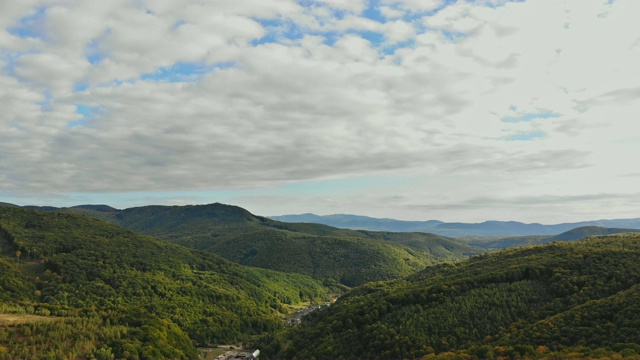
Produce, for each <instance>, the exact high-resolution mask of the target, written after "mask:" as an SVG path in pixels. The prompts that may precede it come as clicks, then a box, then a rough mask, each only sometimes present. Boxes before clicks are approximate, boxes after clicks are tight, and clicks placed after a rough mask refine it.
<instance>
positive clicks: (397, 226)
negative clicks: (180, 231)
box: [269, 213, 640, 237]
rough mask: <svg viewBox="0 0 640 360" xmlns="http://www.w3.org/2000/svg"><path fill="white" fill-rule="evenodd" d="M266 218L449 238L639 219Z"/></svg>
mask: <svg viewBox="0 0 640 360" xmlns="http://www.w3.org/2000/svg"><path fill="white" fill-rule="evenodd" d="M269 218H271V219H274V220H278V221H286V222H312V223H320V224H325V225H330V226H336V227H342V228H349V229H361V230H373V231H394V232H428V233H433V234H437V235H442V236H449V237H462V236H529V235H558V234H560V233H563V232H565V231H569V230H571V229H574V228H577V227H583V226H599V227H609V228H629V229H640V218H631V219H600V220H589V221H580V222H571V223H560V224H550V225H543V224H540V223H523V222H519V221H498V220H487V221H483V222H479V223H464V222H443V221H440V220H426V221H406V220H395V219H389V218H373V217H368V216H360V215H351V214H333V215H316V214H311V213H306V214H298V215H279V216H270V217H269Z"/></svg>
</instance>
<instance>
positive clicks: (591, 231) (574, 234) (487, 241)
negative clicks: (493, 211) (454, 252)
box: [464, 226, 640, 250]
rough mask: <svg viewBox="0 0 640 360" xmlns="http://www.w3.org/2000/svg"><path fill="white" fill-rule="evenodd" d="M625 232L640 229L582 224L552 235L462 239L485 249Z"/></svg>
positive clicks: (572, 239)
mask: <svg viewBox="0 0 640 360" xmlns="http://www.w3.org/2000/svg"><path fill="white" fill-rule="evenodd" d="M627 232H629V233H630V232H640V230H638V229H616V228H602V227H598V226H582V227H579V228H575V229H571V230H569V231H565V232H563V233H562V234H558V235H554V236H516V237H499V238H493V237H492V238H483V237H473V238H465V239H464V240H465V241H467V242H468V243H469V245H473V246H477V247H481V248H485V249H487V250H495V249H506V248H510V247H515V246H525V245H536V244H547V243H550V242H553V241H575V240H581V239H585V238H587V237H589V236H595V235H611V234H619V233H627Z"/></svg>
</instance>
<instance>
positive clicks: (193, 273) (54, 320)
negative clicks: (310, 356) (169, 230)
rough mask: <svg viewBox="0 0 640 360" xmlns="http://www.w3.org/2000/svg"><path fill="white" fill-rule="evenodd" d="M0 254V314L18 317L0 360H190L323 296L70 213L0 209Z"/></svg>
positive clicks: (297, 283)
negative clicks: (199, 350) (198, 348)
mask: <svg viewBox="0 0 640 360" xmlns="http://www.w3.org/2000/svg"><path fill="white" fill-rule="evenodd" d="M0 252H1V254H2V257H1V258H0V272H1V278H0V314H13V315H24V316H23V317H18V320H17V322H16V321H6V319H5V320H2V318H0V326H1V328H0V359H16V358H28V359H39V358H43V359H60V358H63V359H75V358H77V357H87V356H95V357H96V358H104V359H108V358H111V356H112V355H113V356H115V357H116V358H127V359H162V358H166V359H182V358H193V357H194V356H195V345H196V344H217V343H227V342H232V343H233V342H240V341H247V340H249V339H250V338H251V337H252V336H255V335H259V334H263V333H265V332H273V331H275V330H278V329H280V328H282V327H283V320H282V316H283V314H284V313H286V311H287V310H286V305H288V304H297V303H300V302H308V301H315V300H317V301H324V300H326V299H328V291H331V289H328V288H327V287H325V286H323V285H322V284H321V283H320V282H318V281H316V280H313V279H311V278H308V277H305V276H302V275H298V274H284V273H277V272H274V271H270V270H263V269H256V268H248V267H243V266H240V265H237V264H234V263H232V262H229V261H228V260H225V259H222V258H220V257H218V256H216V255H214V254H211V253H206V252H199V251H195V250H190V249H187V248H185V247H182V246H178V245H175V244H171V243H169V242H166V241H162V240H157V239H154V238H151V237H148V236H143V235H139V234H137V233H134V232H132V231H129V230H125V229H122V228H120V227H118V226H115V225H112V224H108V223H105V222H102V221H99V220H95V219H91V218H87V217H84V216H78V215H72V214H62V213H44V212H38V211H30V210H23V209H19V208H9V207H0ZM28 315H38V316H43V318H38V317H26V316H28ZM101 354H102V355H101ZM109 354H112V355H109ZM36 355H37V356H36Z"/></svg>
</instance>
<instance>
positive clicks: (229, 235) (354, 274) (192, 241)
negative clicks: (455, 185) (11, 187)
mask: <svg viewBox="0 0 640 360" xmlns="http://www.w3.org/2000/svg"><path fill="white" fill-rule="evenodd" d="M47 210H50V211H58V212H67V213H69V212H70V213H77V214H82V215H86V216H91V217H95V218H98V219H101V220H105V221H109V222H112V223H115V224H118V225H120V226H123V227H125V228H128V229H131V230H134V231H137V232H141V233H144V234H147V235H151V236H155V237H158V238H160V239H164V240H168V241H171V242H174V243H177V244H180V245H184V246H187V247H190V248H194V249H198V250H204V251H209V252H213V253H216V254H219V255H221V256H223V257H225V258H227V259H229V260H231V261H234V262H237V263H240V264H243V265H250V266H256V267H262V268H267V269H272V270H278V271H286V272H296V273H300V274H303V275H308V276H312V277H314V278H317V279H328V280H330V281H333V282H336V281H337V282H339V283H341V284H343V285H346V286H349V287H351V286H356V285H361V284H364V283H366V282H370V281H378V280H389V279H395V278H399V277H402V276H406V275H409V274H411V273H414V272H417V271H420V270H422V269H424V267H425V266H427V265H433V264H436V263H441V262H444V261H453V260H459V259H462V258H465V257H468V256H471V255H475V254H479V253H482V252H483V251H484V250H482V249H479V248H475V247H472V246H470V245H468V244H466V243H464V242H462V241H460V240H456V239H451V238H446V237H442V236H438V235H433V234H418V233H396V234H394V233H388V232H372V231H356V230H348V229H339V228H335V227H331V226H327V225H322V224H311V223H284V222H279V221H274V220H271V219H268V218H264V217H260V216H256V215H253V214H251V213H250V212H249V211H247V210H245V209H243V208H240V207H237V206H231V205H225V204H219V203H216V204H208V205H189V206H143V207H136V208H129V209H124V210H116V209H112V208H105V207H104V206H95V207H91V206H88V205H83V206H80V207H71V208H60V209H55V208H54V209H48V208H47Z"/></svg>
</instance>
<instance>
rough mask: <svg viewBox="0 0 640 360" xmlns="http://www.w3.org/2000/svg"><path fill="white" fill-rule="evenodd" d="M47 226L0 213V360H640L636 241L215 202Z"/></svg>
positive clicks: (23, 214) (101, 210)
mask: <svg viewBox="0 0 640 360" xmlns="http://www.w3.org/2000/svg"><path fill="white" fill-rule="evenodd" d="M44 210H47V211H36V210H29V209H23V208H20V207H7V206H0V275H1V276H0V360H5V359H7V360H8V359H12V360H13V359H38V360H39V359H196V358H198V354H197V350H196V348H197V346H212V345H216V344H243V345H245V346H248V347H251V348H259V349H260V350H261V356H260V358H262V359H567V358H571V359H604V358H606V359H609V358H618V359H623V358H625V359H640V265H638V264H640V234H631V233H623V234H616V235H609V236H596V237H590V238H588V239H586V240H581V241H571V242H560V241H557V242H551V243H549V244H544V245H535V246H528V247H521V248H511V249H505V250H500V251H495V252H491V253H485V252H484V251H483V250H478V248H474V247H471V246H468V245H465V244H464V243H463V242H462V241H460V240H456V239H450V238H445V237H440V236H437V235H432V234H421V233H402V234H400V233H387V232H370V231H354V230H344V229H336V228H332V227H329V226H324V225H316V224H287V223H281V222H275V221H272V220H269V219H266V218H261V217H256V216H254V215H252V214H250V213H249V212H247V211H246V210H244V209H241V208H237V207H231V206H227V205H222V204H212V205H208V206H193V207H143V208H136V209H134V210H115V209H112V208H109V207H101V206H89V207H79V208H75V209H73V210H69V209H66V210H65V209H59V208H48V209H44ZM129 211H131V213H128V212H129ZM100 214H101V215H100ZM85 215H90V217H89V216H85ZM116 217H119V219H116ZM104 220H109V222H107V221H104ZM118 223H126V224H127V226H129V227H131V228H136V231H143V230H145V229H146V230H145V231H146V232H147V233H154V235H155V236H158V235H159V234H164V235H163V236H164V237H165V239H158V238H156V237H152V236H150V235H143V234H141V233H139V232H136V231H134V230H131V229H125V228H123V227H121V226H119V225H117V224H118ZM134 224H135V225H134ZM185 224H192V225H193V226H192V227H189V226H187V225H185ZM587 230H588V232H590V231H593V229H582V230H577V231H576V232H577V233H579V235H580V234H583V233H585V231H587ZM597 231H602V230H597ZM607 231H608V230H607ZM563 236H564V237H567V235H563ZM171 237H173V240H172V241H167V240H169V238H171ZM570 240H573V239H570ZM181 244H182V245H181ZM183 245H188V246H183ZM218 253H219V254H221V255H222V256H220V255H218ZM469 256H471V257H469ZM465 258H466V259H465ZM229 259H231V260H233V261H230V260H229ZM461 259H464V260H461ZM243 264H245V265H243ZM246 265H252V266H256V267H249V266H246ZM268 267H272V268H276V269H279V270H282V271H284V272H279V271H275V270H269V269H265V268H268ZM352 285H353V286H355V285H359V286H357V287H355V288H353V289H349V287H350V286H352ZM335 293H343V295H342V296H341V297H340V298H339V300H338V301H337V302H336V303H335V304H333V305H331V306H330V307H323V308H322V309H320V310H316V311H315V312H312V313H310V314H309V315H306V316H305V317H304V318H303V321H302V323H301V324H299V325H295V326H292V327H286V326H285V318H286V317H287V316H288V315H290V313H291V309H292V307H297V308H300V307H301V306H305V305H306V304H310V303H316V304H318V303H323V302H325V301H327V300H328V299H329V298H330V297H331V294H335Z"/></svg>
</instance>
